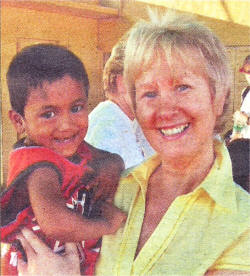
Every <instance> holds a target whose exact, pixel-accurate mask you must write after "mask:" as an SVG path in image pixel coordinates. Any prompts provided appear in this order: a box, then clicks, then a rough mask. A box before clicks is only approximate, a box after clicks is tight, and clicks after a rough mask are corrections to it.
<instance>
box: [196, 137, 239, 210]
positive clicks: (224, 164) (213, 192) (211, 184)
mask: <svg viewBox="0 0 250 276" xmlns="http://www.w3.org/2000/svg"><path fill="white" fill-rule="evenodd" d="M214 149H215V154H216V158H215V161H214V164H213V166H212V168H211V170H210V172H209V173H208V175H207V177H206V178H205V179H204V180H203V182H202V183H201V184H200V185H199V186H198V187H197V188H196V189H197V190H198V189H201V188H202V189H204V190H205V191H206V192H207V193H208V194H209V196H210V197H211V198H212V199H213V200H214V201H215V202H216V203H217V204H219V205H221V206H222V207H224V208H227V209H231V210H232V211H236V209H237V205H236V195H235V184H234V181H233V176H232V164H231V159H230V156H229V153H228V151H227V148H226V146H225V145H224V144H223V143H220V142H219V141H215V143H214Z"/></svg>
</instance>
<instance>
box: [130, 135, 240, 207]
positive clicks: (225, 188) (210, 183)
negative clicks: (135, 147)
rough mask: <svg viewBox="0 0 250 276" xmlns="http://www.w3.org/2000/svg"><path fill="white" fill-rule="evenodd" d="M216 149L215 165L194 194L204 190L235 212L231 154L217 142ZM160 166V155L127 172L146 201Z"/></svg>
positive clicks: (215, 143) (218, 202) (220, 203)
mask: <svg viewBox="0 0 250 276" xmlns="http://www.w3.org/2000/svg"><path fill="white" fill-rule="evenodd" d="M214 149H215V154H216V158H215V161H214V164H213V166H212V168H211V170H210V172H209V173H208V175H207V176H206V178H205V179H204V180H203V181H202V183H201V184H200V185H199V186H198V187H197V188H196V189H195V190H194V191H193V193H194V192H196V191H197V190H200V189H203V190H205V191H206V192H207V194H208V195H209V196H210V197H211V198H212V199H213V200H214V201H215V202H216V203H217V204H219V205H221V206H222V207H224V208H227V209H231V210H232V211H235V210H236V209H237V205H236V195H235V184H234V182H233V176H232V165H231V159H230V156H229V153H228V151H227V148H226V146H225V145H224V144H223V143H221V142H219V141H216V140H215V142H214ZM160 164H161V159H160V157H159V155H158V154H155V155H154V156H153V157H151V158H150V159H148V160H146V161H145V162H143V163H142V164H141V165H139V166H137V167H135V168H132V170H129V171H127V175H128V174H130V175H132V176H133V178H134V179H135V180H136V182H138V184H139V186H140V188H141V192H142V196H143V198H144V200H145V199H146V191H147V185H148V180H149V177H150V176H151V174H152V173H153V171H154V170H155V169H156V167H157V166H159V165H160Z"/></svg>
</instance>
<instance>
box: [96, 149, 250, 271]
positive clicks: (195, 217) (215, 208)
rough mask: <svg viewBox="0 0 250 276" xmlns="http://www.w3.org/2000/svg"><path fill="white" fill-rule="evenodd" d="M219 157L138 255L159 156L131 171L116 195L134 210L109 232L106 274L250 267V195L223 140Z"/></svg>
mask: <svg viewBox="0 0 250 276" xmlns="http://www.w3.org/2000/svg"><path fill="white" fill-rule="evenodd" d="M215 148H216V159H215V162H214V165H213V167H212V169H211V170H210V172H209V174H208V175H207V177H206V178H205V180H204V181H203V182H202V183H201V184H200V186H198V187H197V188H196V189H195V190H194V191H193V192H191V193H189V194H186V195H182V196H179V197H177V198H176V199H175V200H174V201H173V203H172V204H171V206H170V207H169V209H168V211H167V212H166V213H165V215H164V216H163V218H162V220H161V222H160V223H159V225H158V226H157V227H156V229H155V231H154V232H153V234H152V235H151V237H150V238H149V239H148V240H147V242H146V243H145V244H144V246H143V248H142V249H141V251H140V252H139V254H138V255H137V257H136V259H134V256H135V252H136V248H137V243H138V240H139V237H140V231H141V226H142V222H143V217H144V211H145V197H146V191H147V184H148V180H149V177H150V175H151V174H152V172H153V171H154V169H155V168H156V167H157V166H158V165H159V164H160V159H159V157H158V156H157V155H156V156H154V157H152V158H151V159H149V160H148V161H146V162H145V163H143V164H142V165H140V166H138V167H136V168H135V169H133V170H130V171H126V172H125V174H126V175H124V177H123V178H122V179H121V181H120V185H119V188H118V190H117V193H116V197H115V204H116V206H117V207H119V208H121V209H122V210H124V211H126V212H127V213H128V218H127V221H126V224H125V225H124V227H123V228H121V229H119V230H118V232H117V233H116V234H115V235H109V236H105V237H104V238H103V244H102V249H101V256H100V259H99V262H98V264H97V267H96V274H97V275H100V276H105V275H109V276H111V275H112V276H115V275H119V276H128V275H154V276H156V275H192V276H193V275H203V274H204V273H205V272H206V271H207V270H208V269H231V270H242V271H250V227H249V226H250V197H249V194H248V193H247V192H245V191H244V190H243V189H241V187H239V186H238V185H235V184H234V182H233V178H232V172H231V171H232V168H231V161H230V157H229V154H228V152H227V150H226V148H225V147H224V145H222V144H217V145H216V146H215Z"/></svg>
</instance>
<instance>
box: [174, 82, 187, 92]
mask: <svg viewBox="0 0 250 276" xmlns="http://www.w3.org/2000/svg"><path fill="white" fill-rule="evenodd" d="M189 88H190V86H189V85H187V84H182V85H179V86H177V88H176V89H177V91H178V92H183V91H185V90H187V89H189Z"/></svg>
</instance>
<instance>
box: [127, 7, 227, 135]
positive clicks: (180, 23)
mask: <svg viewBox="0 0 250 276" xmlns="http://www.w3.org/2000/svg"><path fill="white" fill-rule="evenodd" d="M149 17H150V19H149V21H144V20H143V21H139V22H138V23H136V24H135V25H134V26H133V27H132V28H131V29H130V32H129V36H128V39H127V43H126V49H125V60H124V78H125V82H126V84H127V88H128V92H129V93H130V95H131V98H132V102H133V105H134V108H136V106H135V80H136V78H137V77H138V75H139V74H140V73H141V71H142V68H144V69H145V68H147V66H149V65H150V63H151V62H152V58H153V56H154V54H157V53H158V52H159V51H163V52H164V54H165V57H166V59H167V62H169V64H171V59H172V53H173V51H175V52H176V53H178V55H179V56H180V57H181V58H182V60H183V61H185V60H186V61H187V62H188V61H189V60H187V59H190V58H191V57H190V56H189V57H188V56H187V55H186V53H187V51H188V50H189V51H190V50H194V51H195V52H197V54H198V55H199V56H200V57H201V60H204V63H205V64H204V66H205V73H206V74H207V76H208V79H209V82H210V86H211V88H212V90H213V95H212V96H213V97H214V98H215V97H219V96H220V95H221V94H222V93H227V100H226V104H225V105H224V111H223V115H222V116H220V117H221V118H218V121H217V124H216V127H215V132H217V133H218V132H220V131H221V130H222V128H223V126H224V123H225V117H226V114H225V110H226V109H227V106H228V104H229V91H230V85H231V72H230V69H229V63H228V59H227V55H226V49H225V47H224V46H223V45H222V43H221V42H220V41H219V39H218V38H217V37H216V36H215V35H214V34H213V33H212V32H211V31H210V30H209V29H208V28H207V27H205V26H204V25H203V24H201V23H199V22H197V21H195V20H194V19H193V18H192V17H188V16H185V15H183V14H177V13H174V12H167V13H166V14H164V15H160V14H158V13H157V12H154V11H152V10H149Z"/></svg>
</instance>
